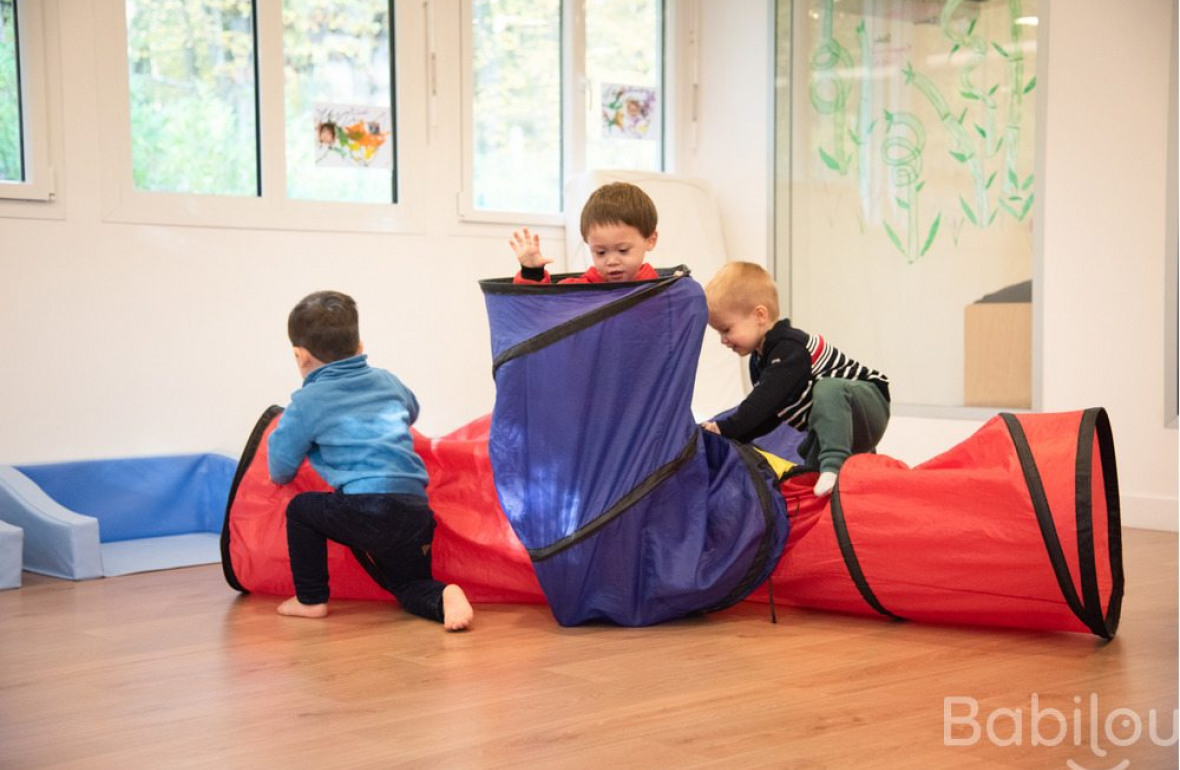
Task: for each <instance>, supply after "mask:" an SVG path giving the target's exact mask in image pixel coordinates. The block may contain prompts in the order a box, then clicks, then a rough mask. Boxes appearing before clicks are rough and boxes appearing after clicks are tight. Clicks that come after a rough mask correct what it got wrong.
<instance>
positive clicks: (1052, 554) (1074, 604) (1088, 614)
mask: <svg viewBox="0 0 1180 770" xmlns="http://www.w3.org/2000/svg"><path fill="white" fill-rule="evenodd" d="M1000 417H1001V418H1002V419H1003V420H1004V424H1005V425H1007V426H1008V433H1009V434H1011V436H1012V443H1013V444H1014V445H1015V447H1016V456H1017V458H1019V460H1020V469H1021V470H1022V471H1023V472H1024V483H1025V486H1026V487H1028V494H1029V497H1030V498H1031V501H1032V506H1033V512H1034V513H1035V514H1036V517H1037V525H1038V526H1039V527H1040V529H1041V539H1042V540H1044V542H1045V550H1046V551H1047V552H1048V554H1049V564H1050V565H1051V566H1052V567H1053V574H1054V575H1055V576H1056V577H1057V586H1058V587H1059V588H1060V589H1061V596H1062V598H1064V599H1065V603H1066V604H1067V605H1068V606H1069V608H1070V610H1071V611H1072V612H1073V614H1074V615H1076V616H1077V618H1078V620H1080V621H1082V622H1083V623H1085V624H1086V627H1087V628H1089V629H1090V630H1091V631H1093V632H1094V633H1095V634H1098V635H1099V636H1105V635H1106V629H1105V624H1104V623H1103V622H1102V613H1101V608H1100V611H1099V612H1098V613H1097V616H1098V617H1097V622H1095V617H1094V615H1095V613H1094V612H1093V611H1092V610H1091V609H1090V608H1088V607H1085V606H1083V605H1082V603H1081V601H1079V600H1078V594H1077V591H1075V590H1074V587H1073V576H1072V575H1070V572H1069V564H1068V562H1066V561H1065V552H1064V551H1062V549H1061V540H1060V539H1059V538H1058V537H1057V527H1056V526H1055V525H1054V523H1053V514H1052V512H1051V511H1050V510H1049V499H1048V498H1047V497H1046V496H1045V487H1044V484H1043V483H1042V482H1041V474H1040V472H1039V471H1038V470H1037V463H1036V460H1035V459H1034V458H1033V455H1032V449H1031V448H1030V447H1029V444H1028V437H1027V436H1026V435H1025V433H1024V427H1023V426H1022V425H1021V424H1020V420H1018V419H1017V418H1016V415H1013V414H1009V413H1003V414H1001V415H1000ZM1081 537H1082V533H1080V532H1079V533H1078V539H1079V541H1080V540H1081ZM1089 542H1090V549H1091V551H1093V547H1094V541H1093V538H1092V537H1091V538H1090V540H1089ZM1079 547H1080V543H1079ZM1093 558H1094V557H1093V555H1092V554H1091V556H1090V559H1091V561H1092V560H1093Z"/></svg>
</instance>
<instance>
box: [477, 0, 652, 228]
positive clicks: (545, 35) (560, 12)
mask: <svg viewBox="0 0 1180 770" xmlns="http://www.w3.org/2000/svg"><path fill="white" fill-rule="evenodd" d="M663 6H664V4H663V3H662V2H660V0H565V2H562V0H469V2H468V3H466V4H465V10H466V11H467V13H468V17H467V18H465V19H464V24H463V28H464V30H465V31H466V32H468V33H469V35H470V41H469V42H468V44H467V45H466V46H465V48H466V54H467V56H466V59H467V61H466V62H465V67H466V69H465V86H466V88H465V104H464V109H465V120H464V123H465V126H466V127H467V130H466V131H465V139H464V142H465V147H464V178H465V180H466V187H467V188H468V189H467V191H466V192H465V194H464V204H465V210H464V214H465V215H467V216H469V217H472V218H485V216H486V214H485V215H484V216H481V215H480V213H479V212H532V213H538V214H543V215H544V214H549V215H556V214H559V213H560V212H561V210H562V200H561V194H562V185H563V179H564V177H566V176H569V175H572V174H576V173H579V172H581V171H585V170H590V169H598V168H618V169H628V170H636V171H660V170H662V169H663V165H664V129H663V116H664V88H663V86H664V83H663V59H664V55H663V50H664V46H663V39H664V34H663V27H664V19H663V16H664V7H663ZM486 218H493V219H494V218H495V216H494V215H493V216H490V217H486Z"/></svg>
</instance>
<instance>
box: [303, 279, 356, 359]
mask: <svg viewBox="0 0 1180 770" xmlns="http://www.w3.org/2000/svg"><path fill="white" fill-rule="evenodd" d="M287 336H288V337H290V338H291V344H292V345H293V346H295V347H297V348H303V349H305V350H306V351H307V352H308V353H311V354H312V355H313V356H315V357H316V358H317V359H319V360H320V361H322V362H323V363H325V364H330V363H332V362H333V361H340V360H341V359H345V358H351V357H352V356H355V355H356V354H357V350H359V349H360V346H361V340H360V324H359V320H358V316H357V312H356V302H354V301H353V299H352V297H350V296H348V295H347V294H342V293H340V292H338V291H317V292H315V293H314V294H308V295H307V296H306V297H304V298H303V299H301V300H299V304H298V305H296V306H295V308H294V309H293V310H292V311H291V314H290V315H289V316H287Z"/></svg>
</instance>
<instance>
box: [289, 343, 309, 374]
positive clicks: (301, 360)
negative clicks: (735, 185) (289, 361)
mask: <svg viewBox="0 0 1180 770" xmlns="http://www.w3.org/2000/svg"><path fill="white" fill-rule="evenodd" d="M292 350H293V351H294V352H295V363H296V364H297V365H298V366H299V368H300V369H302V368H303V367H305V366H307V365H308V364H309V363H311V353H309V352H308V350H307V348H301V347H299V346H298V345H296V346H295V347H294V348H292Z"/></svg>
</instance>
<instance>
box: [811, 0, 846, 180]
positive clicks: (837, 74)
mask: <svg viewBox="0 0 1180 770" xmlns="http://www.w3.org/2000/svg"><path fill="white" fill-rule="evenodd" d="M832 4H833V0H823V6H824V7H823V12H822V15H821V17H820V19H821V20H820V25H821V29H820V40H819V45H818V46H816V49H815V51H814V52H813V53H812V55H811V85H810V88H809V96H810V99H811V106H812V107H814V108H815V111H816V112H817V113H819V114H820V115H829V116H831V122H832V145H831V152H828V151H827V150H825V149H824V148H823V147H820V148H819V157H820V160H822V161H823V163H824V165H825V166H827V167H828V168H830V169H832V170H833V171H836V172H839V173H841V174H844V173H847V171H848V166H849V164H850V163H851V161H852V154H851V153H850V152H849V151H848V149H847V146H846V144H845V140H846V136H847V134H848V114H847V112H846V110H845V106H846V105H847V103H848V94H849V93H850V92H851V91H852V84H851V83H850V82H849V79H848V77H847V75H846V74H845V73H847V72H849V71H851V69H852V55H851V54H849V53H848V49H846V48H845V47H844V46H843V45H841V44H840V41H839V40H837V39H836V37H835V35H834V34H833V31H832V26H833V16H834V14H835V11H834V9H833V7H832Z"/></svg>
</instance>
